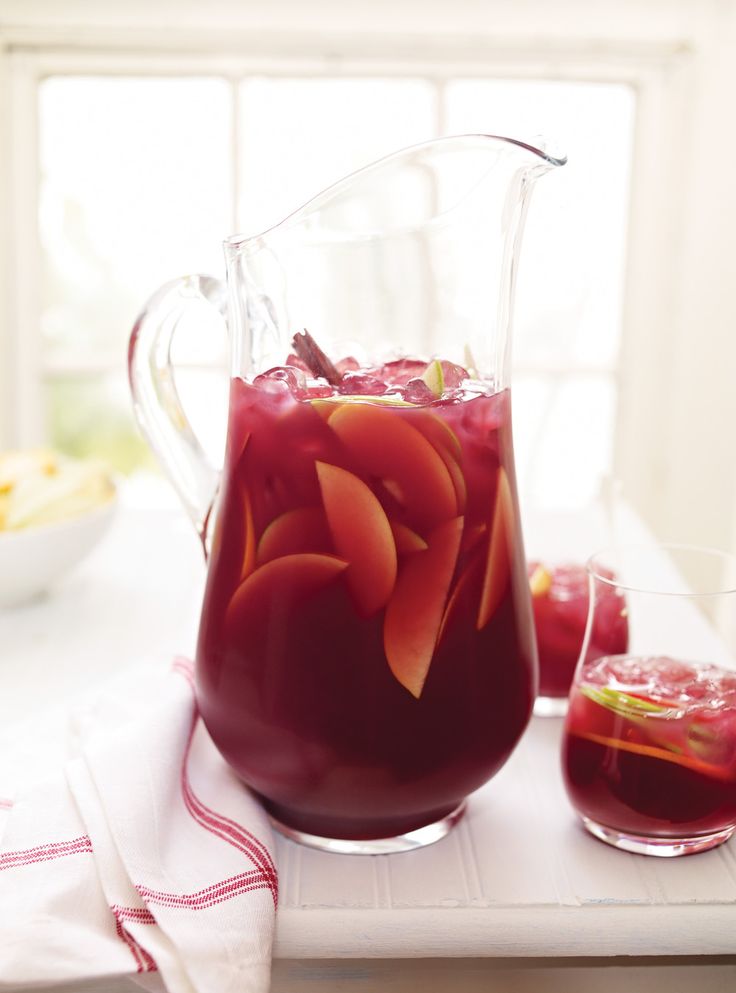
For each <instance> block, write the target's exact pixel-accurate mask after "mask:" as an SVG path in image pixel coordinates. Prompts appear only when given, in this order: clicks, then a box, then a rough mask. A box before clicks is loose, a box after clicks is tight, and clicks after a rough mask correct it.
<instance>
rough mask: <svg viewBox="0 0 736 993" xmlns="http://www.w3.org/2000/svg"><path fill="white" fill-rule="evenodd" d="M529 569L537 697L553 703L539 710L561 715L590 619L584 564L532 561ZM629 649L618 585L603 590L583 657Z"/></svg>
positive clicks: (623, 606)
mask: <svg viewBox="0 0 736 993" xmlns="http://www.w3.org/2000/svg"><path fill="white" fill-rule="evenodd" d="M528 568H529V586H530V589H531V593H532V607H533V609H534V624H535V628H536V633H537V650H538V653H539V696H540V698H547V700H549V704H550V705H551V706H549V708H548V710H545V708H544V707H543V708H540V709H541V710H545V712H549V713H552V712H555V711H556V712H557V713H564V709H565V704H564V703H562V701H565V700H566V699H567V695H568V692H569V690H570V684H571V683H572V678H573V675H574V674H575V666H576V665H577V663H578V659H579V657H580V651H581V649H582V647H583V637H584V635H585V625H586V622H587V619H588V599H589V591H588V573H587V570H586V568H585V566H584V565H578V564H576V563H568V562H564V563H560V564H558V565H550V564H549V563H542V562H537V561H532V562H530V563H529V567H528ZM611 578H613V577H611ZM627 646H628V622H627V616H626V599H625V597H624V595H623V593H622V591H621V590H620V589H618V587H616V586H615V585H611V586H607V587H605V588H603V589H602V590H601V602H600V604H599V608H598V611H597V613H596V616H595V619H594V626H593V630H592V632H591V637H590V640H589V642H588V648H587V651H586V658H587V659H594V658H598V657H600V656H601V655H612V654H621V653H622V652H625V651H626V649H627ZM547 700H545V703H546V702H547ZM555 701H560V705H559V709H557V708H555V707H554V706H553V703H554V702H555ZM538 702H539V701H538ZM536 709H537V708H535V710H536Z"/></svg>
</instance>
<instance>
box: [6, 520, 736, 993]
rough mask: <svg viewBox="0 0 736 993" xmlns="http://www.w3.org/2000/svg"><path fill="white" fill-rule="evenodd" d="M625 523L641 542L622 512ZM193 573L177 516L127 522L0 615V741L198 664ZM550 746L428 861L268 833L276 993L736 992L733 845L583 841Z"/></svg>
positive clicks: (564, 538) (417, 855) (521, 759)
mask: <svg viewBox="0 0 736 993" xmlns="http://www.w3.org/2000/svg"><path fill="white" fill-rule="evenodd" d="M625 526H626V527H627V528H628V529H630V531H631V533H632V534H633V536H634V537H640V536H641V535H640V534H638V533H637V531H639V530H640V526H639V525H638V524H637V522H636V521H635V520H634V519H633V518H627V523H626V525H625ZM599 533H600V527H599V524H598V523H597V522H596V521H595V519H594V518H589V517H587V516H584V515H583V516H577V517H561V518H560V519H559V520H557V521H555V523H554V524H553V525H550V523H549V521H546V520H545V519H544V518H539V519H535V520H533V521H527V549H528V551H529V552H530V553H533V552H536V551H550V550H552V551H554V548H552V546H554V545H557V546H559V548H560V549H565V550H566V551H567V553H568V554H569V555H571V556H573V557H576V556H580V557H583V556H585V555H586V554H587V553H588V552H590V551H591V550H592V549H593V548H594V546H595V545H596V544H597V542H598V539H599ZM645 537H646V536H645ZM203 578H204V566H203V563H202V561H201V553H200V550H199V546H198V544H197V541H196V539H195V537H194V535H193V533H192V531H191V529H190V528H189V525H188V523H187V522H186V521H185V520H184V518H183V516H182V515H181V514H180V513H178V512H176V511H173V510H163V509H161V510H157V511H142V510H137V511H136V510H130V509H127V510H121V513H120V514H119V516H118V518H117V520H116V522H115V523H114V525H113V528H112V530H111V532H110V533H109V535H108V536H107V537H106V539H105V540H104V542H103V543H102V545H101V546H100V547H99V548H98V549H97V550H96V551H95V553H93V555H92V557H91V558H90V559H88V560H87V562H86V563H84V564H83V565H82V566H81V567H79V569H78V570H77V571H76V572H75V573H74V574H73V575H71V576H69V577H68V579H67V580H65V581H64V582H63V583H62V584H60V585H59V586H58V588H57V589H56V590H55V591H54V593H53V595H50V596H48V597H47V598H45V599H44V600H42V601H40V602H37V603H35V604H30V605H27V606H25V607H21V608H16V609H14V610H11V611H6V612H0V675H1V676H2V684H1V685H2V693H1V695H0V727H2V729H3V735H7V734H8V733H12V732H11V731H10V729H11V728H12V725H13V722H15V721H18V720H20V719H25V720H28V719H34V720H39V721H43V722H44V723H45V724H46V725H47V726H48V727H50V728H52V727H53V722H54V721H55V720H56V719H58V718H57V715H58V714H59V713H60V712H61V711H63V709H64V707H65V706H67V705H71V704H72V702H73V701H74V699H75V697H76V696H77V695H78V694H79V693H80V692H83V691H85V690H88V689H89V688H90V687H94V686H95V685H97V684H99V683H101V682H103V681H104V680H105V679H106V678H108V677H110V676H112V675H114V674H116V673H118V672H120V671H122V670H123V669H124V668H125V667H128V666H130V665H132V664H139V663H141V662H143V663H144V664H148V665H151V666H165V665H167V664H168V662H169V660H170V658H171V657H172V656H173V655H175V654H178V653H184V654H191V653H192V651H193V645H194V639H195V634H196V628H197V622H198V607H199V599H200V596H201V590H202V583H203ZM559 734H560V721H559V720H556V719H543V718H535V719H534V720H533V721H532V724H531V726H530V727H529V729H528V731H527V733H526V735H525V736H524V738H523V740H522V742H521V744H520V746H519V748H518V749H517V751H516V752H515V753H514V755H513V756H512V758H511V760H510V761H509V762H508V764H507V765H506V767H505V768H504V769H503V770H502V771H501V773H500V774H499V775H498V776H497V777H496V778H495V779H494V780H492V781H491V782H490V783H489V784H487V785H486V786H485V787H484V788H483V789H481V790H480V791H478V793H476V794H475V795H474V796H473V797H472V798H471V800H470V803H469V808H468V813H467V815H466V817H465V819H464V820H463V821H462V822H461V823H460V825H459V826H458V827H457V828H456V829H455V830H454V831H453V832H452V833H451V834H450V835H449V836H448V837H447V838H446V839H444V840H443V841H441V842H439V843H438V844H436V845H434V846H431V847H429V848H426V849H423V850H420V851H416V852H411V853H407V854H402V855H392V856H380V857H374V858H366V857H361V856H339V855H328V854H324V853H321V852H316V851H312V850H309V849H306V848H301V847H299V846H297V845H295V844H293V843H291V842H289V841H286V840H284V839H279V840H278V843H277V844H278V850H277V862H278V866H279V872H280V876H281V894H282V896H281V905H280V909H279V912H278V924H277V934H276V944H275V962H274V980H273V993H297V991H300V990H313V991H315V993H330V991H334V993H336V991H355V993H358V991H360V993H363V991H368V990H370V991H374V990H381V991H386V993H399V991H402V993H403V991H409V990H412V991H413V990H418V989H422V990H426V991H427V993H431V991H439V990H442V991H446V990H453V991H454V990H457V991H481V990H483V991H487V990H503V991H506V990H512V991H514V993H517V991H527V990H534V991H535V993H536V991H542V993H545V991H557V990H565V991H572V993H575V991H578V990H580V991H582V990H586V991H587V990H588V989H590V987H591V985H592V984H593V983H594V984H595V989H596V990H597V991H601V993H608V991H611V993H613V991H616V993H619V991H620V990H622V989H623V988H624V987H625V986H626V985H628V986H629V988H631V989H632V990H634V991H635V993H647V991H653V990H655V989H656V990H660V989H661V990H665V989H666V990H667V991H668V993H680V991H682V993H692V991H693V990H697V991H698V993H716V991H718V993H726V991H728V993H731V991H733V990H734V989H736V842H732V843H729V844H727V845H725V846H722V847H721V848H719V849H716V850H715V851H712V852H708V853H705V854H702V855H697V856H693V857H690V858H685V859H679V860H678V859H675V860H662V859H652V858H645V857H642V856H635V855H628V854H625V853H622V852H617V851H614V850H613V849H610V848H608V847H606V846H605V845H603V844H601V843H599V842H597V841H595V840H594V839H592V838H590V837H588V836H587V835H586V834H585V833H584V832H583V831H582V830H581V829H580V828H579V827H578V825H577V823H576V820H575V817H574V815H573V813H572V811H571V809H570V807H569V805H568V803H567V800H566V797H565V795H564V791H563V788H562V783H561V777H560V775H559V770H558V739H559ZM0 740H1V737H0ZM1 766H2V763H1V762H0V767H1ZM6 772H7V770H6ZM2 790H3V785H2V783H0V794H2ZM103 988H104V989H105V991H106V993H110V989H111V988H110V985H109V983H108V984H106V985H104V986H100V985H99V984H98V985H95V984H86V985H82V986H75V987H74V989H75V990H85V991H92V990H102V989H103ZM136 988H137V987H135V986H134V985H133V984H132V982H131V981H129V980H121V981H120V983H119V984H118V985H117V986H116V989H120V990H133V989H136Z"/></svg>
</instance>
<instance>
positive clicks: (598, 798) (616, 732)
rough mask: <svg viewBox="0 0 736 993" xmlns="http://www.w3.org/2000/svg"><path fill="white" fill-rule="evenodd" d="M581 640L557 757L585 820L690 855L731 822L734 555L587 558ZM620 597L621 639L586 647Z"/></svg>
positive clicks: (604, 833) (682, 551)
mask: <svg viewBox="0 0 736 993" xmlns="http://www.w3.org/2000/svg"><path fill="white" fill-rule="evenodd" d="M587 571H588V574H589V577H590V605H589V616H588V624H587V626H586V636H585V643H584V645H583V649H582V652H581V656H580V661H579V662H578V666H577V669H576V671H575V677H574V679H573V684H572V688H571V690H570V698H569V707H568V711H567V718H566V722H565V728H564V732H563V745H562V767H563V775H564V780H565V785H566V788H567V793H568V796H569V798H570V801H571V803H572V805H573V807H574V808H575V810H576V811H577V813H578V814H579V815H580V817H581V818H582V822H583V824H584V826H585V827H586V828H587V830H588V831H589V832H590V833H591V834H593V835H594V836H595V837H596V838H599V839H600V840H602V841H605V842H607V843H609V844H611V845H614V846H615V847H617V848H622V849H624V850H626V851H630V852H637V853H640V854H644V855H662V856H672V855H688V854H692V853H694V852H699V851H704V850H706V849H708V848H712V847H713V846H714V845H718V844H720V843H721V842H723V841H725V840H726V839H727V838H729V837H730V836H731V834H732V833H733V831H734V830H735V829H736V656H735V655H734V651H733V649H734V637H733V635H734V632H733V631H732V630H731V628H728V627H726V628H725V629H724V630H721V629H720V628H719V627H718V625H717V622H718V619H719V618H721V617H727V616H729V615H730V616H733V609H734V607H736V558H735V557H734V556H731V555H727V554H726V553H723V552H718V551H716V550H712V549H704V548H696V547H691V546H677V545H664V546H656V545H655V544H654V543H652V544H651V546H620V547H618V548H616V549H614V550H608V551H606V552H603V553H599V554H597V555H595V556H593V557H592V558H591V559H590V560H589V562H588V566H587ZM614 593H617V594H618V595H619V596H622V597H625V602H626V608H625V609H626V619H627V623H628V647H627V649H626V650H625V651H624V652H621V653H617V654H612V653H605V654H601V653H600V652H598V654H597V655H594V656H593V657H591V652H590V648H591V645H592V644H593V641H594V632H595V631H596V627H597V624H598V621H599V619H604V618H605V617H606V616H607V615H608V612H609V609H610V606H609V605H610V603H611V597H612V596H613V594H614Z"/></svg>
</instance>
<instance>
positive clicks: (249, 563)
mask: <svg viewBox="0 0 736 993" xmlns="http://www.w3.org/2000/svg"><path fill="white" fill-rule="evenodd" d="M243 530H244V538H245V540H244V544H243V565H242V567H241V570H240V582H241V583H242V582H243V580H244V579H246V578H247V577H248V576H249V575H250V574H251V573H252V572H253V568H254V566H255V564H256V531H255V527H254V525H253V504H252V503H251V499H250V493H249V491H248V487H247V486H244V487H243Z"/></svg>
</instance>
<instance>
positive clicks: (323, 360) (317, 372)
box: [291, 328, 342, 386]
mask: <svg viewBox="0 0 736 993" xmlns="http://www.w3.org/2000/svg"><path fill="white" fill-rule="evenodd" d="M291 345H292V348H293V349H294V351H295V352H296V354H297V355H298V356H299V358H300V359H301V360H302V362H303V363H304V364H305V365H306V366H307V367H308V369H309V371H310V372H311V373H312V375H313V376H314V377H315V378H320V377H321V378H322V379H326V380H327V382H328V383H329V384H330V385H331V386H336V385H337V384H338V383H339V382H340V381H341V379H342V376H341V375H340V373H339V372H338V371H337V369H336V368H335V366H334V365H333V364H332V362H331V361H330V360H329V359H328V358H327V356H326V355H325V353H324V352H323V351H322V349H321V348H320V347H319V345H318V344H317V342H316V341H315V340H314V338H313V337H312V336H311V334H310V333H309V331H307V329H306V328H304V330H303V331H301V332H300V331H297V333H296V334H295V335H294V337H293V339H292V342H291Z"/></svg>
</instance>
